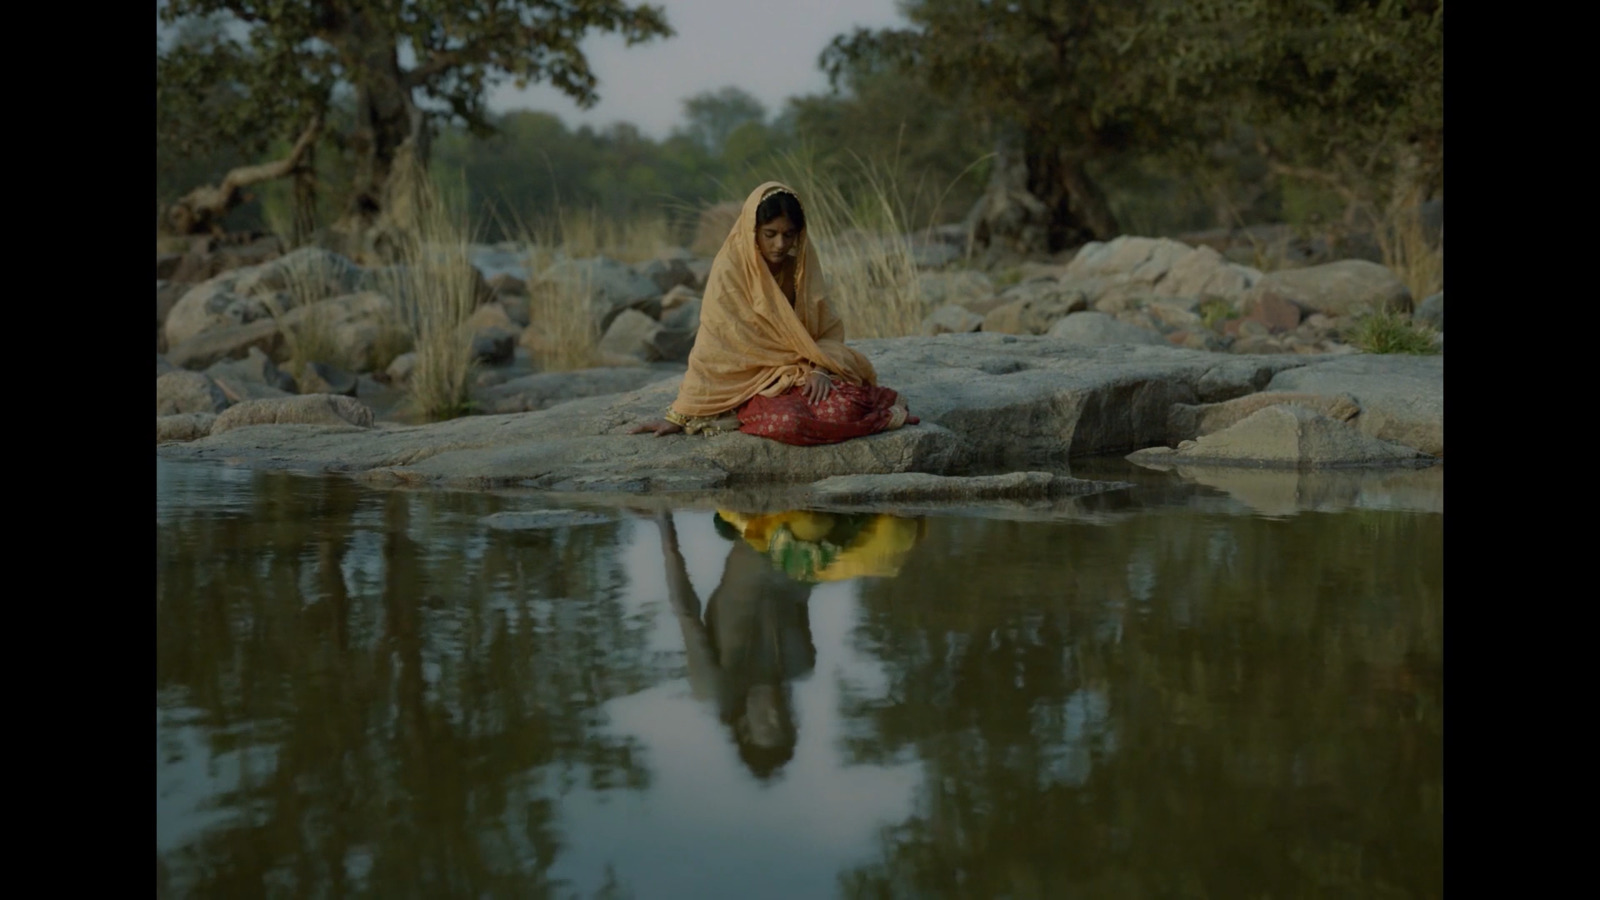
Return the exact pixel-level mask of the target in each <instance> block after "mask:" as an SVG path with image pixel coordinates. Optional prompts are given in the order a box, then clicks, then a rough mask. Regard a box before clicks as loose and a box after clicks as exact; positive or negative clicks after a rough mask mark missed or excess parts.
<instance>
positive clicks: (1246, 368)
mask: <svg viewBox="0 0 1600 900" xmlns="http://www.w3.org/2000/svg"><path fill="white" fill-rule="evenodd" d="M852 346H854V347H855V348H856V349H858V350H860V351H861V352H862V353H864V354H865V355H866V356H867V357H868V358H869V359H871V360H872V363H873V365H874V367H875V368H876V369H877V372H878V377H879V383H880V384H883V385H885V386H888V387H891V388H893V389H895V390H897V391H899V392H900V393H901V395H902V396H903V397H904V398H905V400H906V402H907V404H908V406H909V407H910V410H911V412H912V414H913V415H916V416H919V417H920V418H921V419H922V424H919V425H908V426H906V427H903V428H901V429H899V430H897V431H892V432H887V433H884V434H878V435H873V436H871V437H867V438H861V439H857V440H851V441H846V442H844V443H841V444H836V445H829V446H822V447H791V446H788V445H785V444H780V443H777V442H775V441H770V440H764V439H761V438H756V437H752V436H750V435H745V434H739V433H726V434H718V435H715V436H706V435H692V436H691V435H675V436H668V437H660V438H657V437H654V436H652V435H633V434H629V433H628V432H629V429H630V428H631V427H633V426H635V425H637V424H639V423H642V422H645V421H647V420H652V419H659V418H660V417H661V415H662V411H663V410H664V409H665V408H666V407H667V405H668V404H670V403H671V402H672V400H673V398H674V397H675V396H676V395H677V391H678V386H679V384H680V383H681V379H680V378H678V377H670V378H665V379H661V380H657V381H652V382H650V383H647V384H644V385H643V386H641V387H638V388H636V389H633V390H628V391H626V392H624V393H620V394H608V395H606V396H595V397H589V398H586V399H575V400H571V401H569V402H564V403H558V404H555V405H552V406H549V407H548V408H546V409H543V410H540V411H537V412H526V413H518V414H514V415H482V416H469V417H465V418H461V419H456V420H452V421H448V422H440V423H435V424H429V425H417V426H405V427H385V428H375V429H371V430H366V431H352V430H348V429H345V430H338V429H317V428H308V427H303V426H302V427H299V428H284V427H276V428H270V427H263V428H256V429H252V430H251V432H250V433H249V434H248V436H247V437H236V436H234V435H232V434H229V433H224V434H213V435H212V436H210V437H207V438H203V439H201V440H198V441H193V442H191V443H186V444H171V445H165V446H163V447H162V448H161V449H160V450H159V452H160V453H162V454H163V455H170V456H173V457H175V458H183V459H238V460H242V461H247V462H251V463H254V464H257V465H265V466H273V467H284V468H297V469H299V468H305V469H319V468H320V469H329V470H336V471H343V472H351V473H364V474H363V475H362V477H363V478H366V479H370V480H371V481H373V482H374V483H378V484H419V485H426V484H441V485H455V486H459V487H469V488H486V487H496V486H503V487H512V488H535V489H546V490H556V489H561V490H597V491H612V492H640V491H669V490H670V491H677V490H710V489H720V488H724V487H730V486H736V485H761V484H765V483H767V482H774V483H788V484H795V483H803V482H811V481H816V480H819V479H821V478H824V477H828V476H833V475H844V474H888V473H895V472H924V473H929V474H936V475H961V474H972V473H979V472H985V471H987V472H993V471H997V470H1013V471H1018V470H1021V471H1034V470H1048V469H1059V468H1061V467H1062V466H1063V465H1066V464H1069V463H1071V462H1072V461H1075V460H1081V459H1084V458H1086V457H1094V456H1104V455H1108V454H1119V455H1122V454H1127V453H1129V452H1130V451H1133V450H1137V449H1139V448H1143V447H1152V446H1157V445H1165V444H1166V443H1167V440H1168V435H1169V431H1170V427H1171V423H1170V421H1169V416H1170V414H1171V411H1172V409H1173V407H1174V406H1175V405H1177V404H1190V405H1198V404H1200V403H1202V402H1203V401H1202V400H1201V398H1200V394H1199V390H1198V388H1199V385H1200V384H1201V383H1202V381H1207V379H1208V376H1209V381H1207V384H1208V385H1209V386H1208V391H1209V392H1210V393H1209V394H1208V396H1217V394H1218V392H1222V393H1226V392H1228V391H1230V390H1236V389H1240V387H1239V386H1240V385H1249V384H1252V383H1254V381H1259V372H1258V371H1257V370H1255V369H1252V368H1250V367H1251V366H1259V367H1262V368H1264V369H1265V370H1266V371H1267V372H1269V373H1271V374H1272V375H1273V376H1275V377H1281V376H1283V375H1285V374H1288V373H1289V372H1293V371H1300V370H1316V369H1319V368H1323V367H1331V366H1337V365H1339V364H1341V363H1346V362H1348V361H1349V360H1351V359H1354V357H1336V358H1331V359H1330V358H1321V357H1313V356H1285V357H1259V358H1256V359H1248V358H1243V357H1235V358H1219V357H1218V356H1216V355H1215V354H1211V353H1206V352H1202V351H1191V350H1180V349H1175V348H1172V347H1167V346H1153V345H1152V346H1144V345H1119V346H1108V347H1084V346H1078V345H1074V344H1071V343H1068V342H1065V341H1060V340H1056V339H1052V338H1047V337H1030V336H1012V335H1004V334H989V333H983V332H979V333H977V334H966V335H940V336H937V337H918V338H897V339H886V340H871V341H857V342H852ZM1436 363H1437V361H1435V364H1436ZM1234 367H1237V368H1234ZM1335 374H1337V375H1338V376H1339V377H1337V378H1333V379H1330V383H1331V384H1332V385H1333V386H1332V387H1330V388H1329V390H1328V391H1327V392H1332V393H1350V394H1351V395H1352V396H1355V397H1356V398H1357V399H1358V401H1359V402H1360V403H1361V405H1362V407H1363V412H1362V414H1361V415H1360V416H1357V417H1356V419H1355V420H1354V421H1359V420H1361V419H1363V418H1365V417H1367V416H1368V415H1369V414H1370V412H1371V411H1370V410H1369V409H1368V406H1369V403H1370V400H1369V398H1368V397H1366V396H1364V395H1362V393H1361V392H1360V391H1356V390H1351V389H1350V385H1349V384H1348V380H1349V377H1350V374H1351V373H1335ZM1356 374H1360V373H1356ZM1413 374H1414V375H1416V376H1417V377H1419V378H1422V379H1424V380H1425V379H1426V378H1428V377H1430V376H1429V375H1428V374H1427V372H1425V371H1418V372H1415V373H1413ZM1431 377H1433V378H1435V379H1436V380H1437V382H1438V383H1437V385H1436V386H1435V387H1434V388H1431V389H1433V390H1437V391H1438V392H1439V393H1440V395H1441V396H1442V392H1443V369H1442V366H1437V365H1436V368H1434V369H1433V371H1432V376H1431ZM1421 389H1422V388H1421V387H1419V386H1415V385H1414V386H1413V387H1412V390H1413V391H1416V390H1421ZM1306 392H1307V393H1324V392H1323V391H1320V390H1310V389H1308V390H1307V391H1306ZM1437 416H1438V418H1437V423H1436V425H1437V428H1438V429H1439V431H1440V432H1441V433H1442V428H1443V410H1442V406H1441V408H1440V409H1439V411H1438V413H1437Z"/></svg>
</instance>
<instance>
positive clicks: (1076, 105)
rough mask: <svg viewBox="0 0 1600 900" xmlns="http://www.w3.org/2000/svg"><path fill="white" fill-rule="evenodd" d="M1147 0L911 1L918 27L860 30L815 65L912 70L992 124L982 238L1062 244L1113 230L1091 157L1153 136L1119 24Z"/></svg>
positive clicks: (836, 74) (908, 9)
mask: <svg viewBox="0 0 1600 900" xmlns="http://www.w3.org/2000/svg"><path fill="white" fill-rule="evenodd" d="M1147 5H1148V3H1147V2H1137V0H1136V2H1128V3H1108V2H1102V3H1092V2H1049V0H1018V2H1010V3H996V2H992V0H909V2H907V3H906V4H905V5H904V7H903V10H904V13H905V15H906V17H907V18H909V19H910V20H911V22H912V24H913V26H914V27H912V28H906V29H886V30H880V31H875V32H874V31H868V30H865V29H857V30H856V31H855V32H854V33H852V34H850V35H841V36H839V37H837V38H835V39H834V41H833V42H832V43H831V44H830V45H829V47H828V49H827V50H825V51H824V53H823V56H822V60H821V62H822V66H823V68H824V69H825V70H826V71H827V72H828V75H829V77H830V79H832V80H833V81H834V82H835V83H837V82H838V81H840V80H841V79H849V78H852V77H859V75H860V73H864V72H873V71H881V70H883V69H900V70H902V71H907V72H911V73H914V74H915V75H916V76H917V77H918V78H919V79H921V80H923V81H924V82H925V83H927V84H928V85H929V86H930V87H931V88H933V89H934V90H935V91H937V92H939V94H940V95H941V96H942V97H943V98H944V99H945V100H946V101H947V102H952V103H956V104H959V105H960V106H961V107H963V108H964V109H965V110H967V112H968V114H969V115H970V116H972V117H973V118H974V119H978V120H988V121H989V122H992V123H993V133H994V135H995V152H996V158H995V164H994V166H993V168H992V169H991V182H990V186H989V190H988V194H987V195H986V197H985V198H984V199H983V200H981V201H980V203H979V208H977V209H975V210H974V219H973V222H972V224H973V227H974V229H975V231H976V233H977V234H976V236H977V237H978V239H979V240H980V242H992V241H995V240H999V239H1000V238H1002V237H1007V238H1009V239H1010V242H1011V243H1012V244H1013V247H1012V249H1015V250H1017V251H1020V252H1038V251H1043V250H1058V249H1061V248H1063V247H1070V246H1075V245H1077V244H1081V243H1083V242H1084V241H1087V240H1093V239H1105V238H1109V237H1111V236H1112V235H1114V234H1116V233H1117V231H1118V225H1117V221H1116V217H1115V216H1114V215H1113V214H1112V212H1111V208H1110V206H1109V205H1108V203H1107V202H1106V198H1105V195H1104V194H1103V192H1102V191H1101V190H1100V188H1099V186H1098V185H1097V184H1096V183H1095V181H1094V179H1093V178H1092V177H1091V175H1090V171H1089V167H1090V165H1091V163H1093V162H1095V161H1096V160H1097V159H1099V158H1102V157H1104V156H1106V155H1109V154H1114V153H1119V152H1121V151H1123V150H1124V149H1126V148H1127V147H1128V146H1129V145H1130V143H1132V142H1133V141H1134V140H1135V139H1137V138H1139V137H1144V138H1146V139H1148V140H1152V141H1153V140H1155V139H1156V138H1157V137H1158V136H1159V135H1160V133H1161V132H1160V129H1159V127H1158V122H1157V121H1156V120H1157V116H1156V115H1154V114H1155V113H1156V112H1157V110H1156V109H1154V108H1152V107H1151V106H1150V105H1149V104H1144V103H1139V102H1136V101H1137V100H1138V99H1139V97H1138V95H1137V92H1136V91H1134V90H1133V89H1134V88H1136V87H1138V85H1137V83H1136V80H1135V79H1130V78H1129V77H1128V70H1129V69H1130V67H1132V66H1133V65H1134V64H1135V63H1136V60H1135V59H1133V58H1131V54H1129V53H1128V52H1127V50H1128V48H1126V47H1125V46H1124V43H1123V42H1124V35H1125V31H1126V29H1128V28H1132V27H1134V26H1135V25H1137V23H1138V22H1139V20H1140V17H1141V14H1142V12H1143V10H1144V8H1145V7H1146V6H1147Z"/></svg>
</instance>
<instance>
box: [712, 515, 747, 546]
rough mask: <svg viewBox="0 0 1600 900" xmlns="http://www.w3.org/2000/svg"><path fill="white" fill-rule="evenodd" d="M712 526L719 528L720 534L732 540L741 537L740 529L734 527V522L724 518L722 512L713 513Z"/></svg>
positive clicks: (718, 532)
mask: <svg viewBox="0 0 1600 900" xmlns="http://www.w3.org/2000/svg"><path fill="white" fill-rule="evenodd" d="M711 527H712V528H715V529H716V530H717V534H718V535H720V536H722V537H724V538H727V539H728V540H730V541H737V540H738V539H739V538H740V537H741V535H740V534H739V529H737V528H735V527H733V523H732V522H729V521H728V520H727V519H724V518H723V517H722V513H713V514H712V516H711Z"/></svg>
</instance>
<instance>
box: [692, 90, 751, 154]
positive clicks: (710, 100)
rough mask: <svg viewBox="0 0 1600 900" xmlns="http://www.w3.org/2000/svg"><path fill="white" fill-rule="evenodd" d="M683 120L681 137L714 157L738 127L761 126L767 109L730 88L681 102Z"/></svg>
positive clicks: (742, 93)
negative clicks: (688, 138)
mask: <svg viewBox="0 0 1600 900" xmlns="http://www.w3.org/2000/svg"><path fill="white" fill-rule="evenodd" d="M683 117H684V118H685V119H687V120H688V124H687V125H686V126H685V129H684V131H685V133H686V134H687V135H688V136H689V137H690V138H692V139H694V141H695V142H697V143H698V144H700V146H701V147H703V148H705V151H706V152H707V153H710V154H712V155H713V156H715V155H716V154H719V153H721V152H722V146H723V144H724V142H726V141H727V139H728V135H730V134H732V133H733V132H734V130H735V129H737V128H738V127H739V126H741V125H744V124H745V123H747V122H758V123H760V122H765V121H766V118H767V108H766V107H765V106H763V105H762V104H761V101H760V100H757V99H756V98H755V97H754V96H752V95H751V94H749V93H748V92H746V91H744V90H741V89H740V88H736V87H731V86H730V87H725V88H723V89H721V90H719V91H703V92H701V93H699V94H695V95H694V96H693V97H688V98H685V99H684V101H683Z"/></svg>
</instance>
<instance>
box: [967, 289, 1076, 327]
mask: <svg viewBox="0 0 1600 900" xmlns="http://www.w3.org/2000/svg"><path fill="white" fill-rule="evenodd" d="M1019 288H1020V290H1019V289H1017V288H1014V289H1012V290H1010V291H1007V292H1006V293H1005V294H1002V295H1001V299H1002V300H1004V301H1005V302H1004V303H1003V304H1002V305H1000V306H997V307H995V308H994V309H992V310H990V311H989V313H988V315H985V316H984V317H983V330H984V331H994V332H999V333H1001V334H1045V333H1046V332H1048V331H1049V330H1050V329H1051V327H1052V326H1054V325H1055V324H1056V323H1057V322H1059V321H1061V320H1063V319H1065V318H1067V317H1068V316H1069V315H1071V314H1072V313H1075V312H1079V311H1082V310H1086V309H1088V308H1089V300H1088V298H1087V297H1085V296H1084V295H1083V293H1082V292H1081V291H1077V290H1072V289H1068V288H1063V287H1062V286H1061V285H1060V284H1059V283H1057V282H1032V283H1029V284H1025V285H1019ZM1008 297H1016V298H1017V299H1014V300H1008V299H1006V298H1008Z"/></svg>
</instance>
